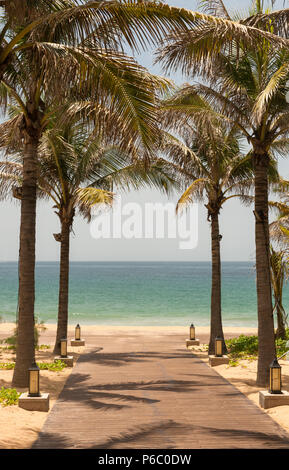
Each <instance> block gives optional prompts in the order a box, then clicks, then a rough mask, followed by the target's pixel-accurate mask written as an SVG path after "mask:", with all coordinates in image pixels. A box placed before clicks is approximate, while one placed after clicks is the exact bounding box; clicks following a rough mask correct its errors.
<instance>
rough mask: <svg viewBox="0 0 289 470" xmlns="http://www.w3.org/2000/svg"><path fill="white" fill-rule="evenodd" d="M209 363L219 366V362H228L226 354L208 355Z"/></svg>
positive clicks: (212, 365)
mask: <svg viewBox="0 0 289 470" xmlns="http://www.w3.org/2000/svg"><path fill="white" fill-rule="evenodd" d="M209 364H210V366H211V367H215V366H219V365H221V364H229V358H228V356H221V357H217V356H209Z"/></svg>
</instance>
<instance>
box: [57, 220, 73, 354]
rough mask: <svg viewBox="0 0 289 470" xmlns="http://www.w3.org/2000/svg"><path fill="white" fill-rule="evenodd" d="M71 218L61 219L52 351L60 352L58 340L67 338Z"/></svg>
mask: <svg viewBox="0 0 289 470" xmlns="http://www.w3.org/2000/svg"><path fill="white" fill-rule="evenodd" d="M70 227H71V220H68V219H67V218H63V219H62V220H61V247H60V276H59V297H58V321H57V334H56V341H55V345H54V350H53V352H54V353H55V354H60V340H61V339H62V338H67V327H68V291H69V242H70Z"/></svg>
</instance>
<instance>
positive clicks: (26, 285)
mask: <svg viewBox="0 0 289 470" xmlns="http://www.w3.org/2000/svg"><path fill="white" fill-rule="evenodd" d="M37 147H38V137H28V138H27V140H26V143H25V147H24V156H23V183H22V195H21V222H20V248H19V299H18V302H19V311H18V334H17V347H16V364H15V369H14V374H13V380H12V383H13V385H14V386H16V387H27V386H28V369H29V367H31V365H32V363H33V360H34V354H35V349H34V297H35V285H34V282H35V227H36V185H37V166H36V159H37Z"/></svg>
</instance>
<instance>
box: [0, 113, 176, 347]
mask: <svg viewBox="0 0 289 470" xmlns="http://www.w3.org/2000/svg"><path fill="white" fill-rule="evenodd" d="M109 121H110V125H113V127H114V129H111V132H109V136H106V135H103V132H99V134H98V135H95V130H94V131H93V133H91V132H89V129H88V128H87V126H85V125H84V124H83V123H82V122H81V121H80V122H77V115H76V116H75V117H74V121H72V120H71V119H67V125H66V127H64V128H62V129H61V130H58V129H55V128H52V129H50V130H47V131H46V132H45V133H44V134H43V136H42V138H41V142H40V146H39V149H38V162H37V181H38V183H37V186H38V189H37V191H38V196H39V197H46V198H47V197H48V198H50V199H51V200H52V201H53V202H54V206H53V207H54V208H55V209H56V214H57V215H58V217H59V220H60V225H61V232H60V233H58V234H54V238H55V240H56V241H58V242H60V243H61V248H60V277H59V279H60V280H59V302H58V322H57V335H56V342H55V346H54V352H55V353H57V354H58V353H60V340H61V339H62V338H64V337H67V326H68V298H69V295H68V294H69V246H70V232H71V230H72V227H73V222H74V218H75V215H76V211H77V210H78V212H79V213H80V214H81V215H82V216H83V217H84V218H86V219H87V220H88V221H89V220H90V219H91V209H92V207H93V206H95V205H99V204H106V205H111V204H112V202H113V193H112V192H111V191H112V190H113V189H114V188H118V189H122V190H128V189H129V188H130V187H133V188H134V189H138V188H140V187H142V186H144V185H148V186H150V187H151V186H155V187H156V188H159V189H161V190H163V191H165V192H166V193H167V194H169V193H170V191H171V190H172V189H173V188H174V187H175V188H177V187H178V182H177V180H176V171H175V167H174V166H173V165H170V163H169V162H166V161H165V160H163V159H160V158H158V159H154V160H153V161H152V162H151V163H150V165H149V166H148V164H147V163H146V162H143V161H139V160H136V161H132V160H133V158H132V156H133V155H134V154H135V153H136V149H132V148H131V149H130V153H129V152H124V151H123V150H122V149H121V148H120V147H119V146H118V145H117V144H115V143H114V142H113V137H114V133H115V134H116V136H115V140H119V130H120V129H119V128H118V129H117V128H116V122H115V121H114V119H113V116H110V119H109ZM116 130H117V132H116ZM102 131H103V129H102ZM109 142H111V143H110V145H109ZM132 150H134V151H132ZM15 159H16V161H11V159H10V160H8V161H3V162H0V169H1V172H0V179H1V183H2V184H1V189H2V193H3V194H5V193H6V194H7V193H8V191H9V190H10V189H11V188H12V190H13V194H14V196H15V197H16V198H17V197H19V195H20V199H21V192H22V186H21V185H22V178H23V165H22V164H21V158H19V155H15V156H14V160H15Z"/></svg>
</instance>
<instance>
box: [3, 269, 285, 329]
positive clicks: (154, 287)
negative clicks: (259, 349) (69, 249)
mask: <svg viewBox="0 0 289 470" xmlns="http://www.w3.org/2000/svg"><path fill="white" fill-rule="evenodd" d="M58 269H59V265H58V263H57V262H39V263H37V267H36V308H35V313H36V315H37V316H38V318H39V319H40V320H43V321H44V322H46V323H52V322H55V321H56V318H57V301H58ZM210 274H211V267H210V263H209V262H188V263H184V262H73V263H71V272H70V307H69V312H70V313H69V314H70V323H72V324H74V323H76V322H79V323H81V324H100V325H101V324H102V325H104V324H110V325H187V324H189V323H191V322H193V323H195V324H197V325H202V326H206V325H209V314H210ZM17 278H18V266H17V263H13V262H10V263H0V315H1V317H2V320H4V321H14V320H15V315H16V310H17ZM288 287H289V285H288V286H285V289H284V306H285V308H286V310H287V311H288V309H289V288H288ZM222 289H223V291H222V295H223V298H222V303H223V319H224V325H227V326H257V314H256V289H255V269H254V264H253V263H249V262H224V263H223V269H222Z"/></svg>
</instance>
